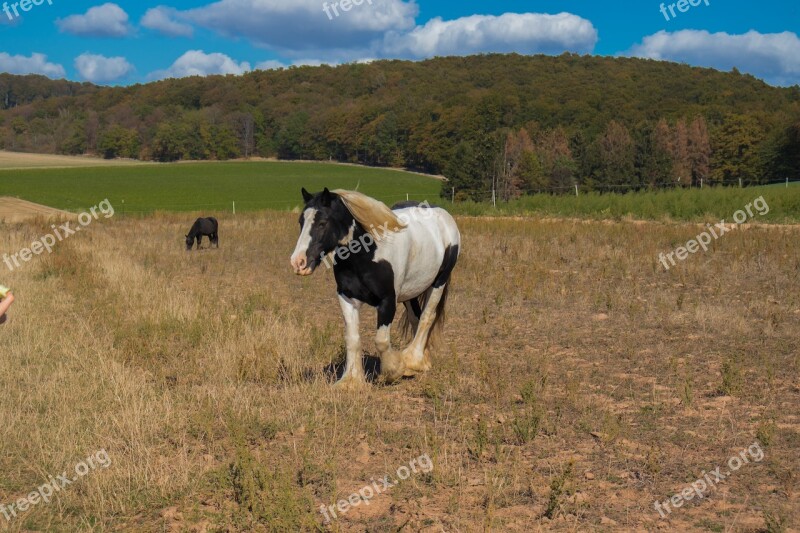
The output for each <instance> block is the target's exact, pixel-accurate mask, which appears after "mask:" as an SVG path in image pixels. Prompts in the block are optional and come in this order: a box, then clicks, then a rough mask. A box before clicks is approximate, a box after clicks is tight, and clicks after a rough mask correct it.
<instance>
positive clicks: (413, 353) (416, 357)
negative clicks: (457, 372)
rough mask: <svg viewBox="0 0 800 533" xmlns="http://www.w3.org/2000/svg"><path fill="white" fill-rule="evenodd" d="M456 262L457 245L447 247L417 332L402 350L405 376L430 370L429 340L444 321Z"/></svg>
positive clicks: (429, 292) (429, 291)
mask: <svg viewBox="0 0 800 533" xmlns="http://www.w3.org/2000/svg"><path fill="white" fill-rule="evenodd" d="M457 260H458V245H456V246H452V247H448V249H447V250H446V252H445V257H444V261H443V263H442V267H441V269H440V270H439V274H438V275H437V276H436V279H435V280H434V282H433V285H432V286H431V288H430V289H428V295H427V298H426V299H425V300H426V301H425V309H424V310H423V311H422V316H421V317H420V320H419V326H418V328H417V332H416V334H415V335H414V339H413V340H412V341H411V344H409V345H408V346H407V347H406V349H405V350H403V363H404V366H405V368H406V372H407V374H406V375H409V373H414V372H427V371H428V370H430V369H431V366H432V363H431V358H430V348H429V344H430V339H431V334H432V333H433V330H434V328H436V327H437V326H441V324H442V321H443V320H444V310H445V306H446V304H447V295H448V292H449V285H450V275H451V274H452V272H453V269H454V268H455V266H456V261H457Z"/></svg>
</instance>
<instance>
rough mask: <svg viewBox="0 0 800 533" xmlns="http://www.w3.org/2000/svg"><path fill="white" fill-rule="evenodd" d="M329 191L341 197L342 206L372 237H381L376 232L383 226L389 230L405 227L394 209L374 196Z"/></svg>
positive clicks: (354, 192) (399, 229)
mask: <svg viewBox="0 0 800 533" xmlns="http://www.w3.org/2000/svg"><path fill="white" fill-rule="evenodd" d="M331 192H333V193H334V194H336V195H338V196H339V197H340V198H341V199H342V202H344V206H345V207H346V208H347V210H348V211H350V214H351V215H353V218H354V219H356V222H358V223H359V224H361V226H362V227H363V228H364V229H365V230H366V231H368V232H370V233H371V234H372V236H373V237H376V238H381V237H382V236H383V234H382V233H378V232H379V230H381V229H382V228H384V227H385V228H388V230H389V231H401V230H403V229H405V227H406V224H405V223H403V222H402V221H401V220H400V219H399V218H398V217H397V215H395V213H394V211H392V210H391V209H389V207H388V206H387V205H386V204H384V203H383V202H381V201H379V200H376V199H375V198H370V197H369V196H367V195H366V194H363V193H360V192H358V191H346V190H343V189H336V190H334V191H331Z"/></svg>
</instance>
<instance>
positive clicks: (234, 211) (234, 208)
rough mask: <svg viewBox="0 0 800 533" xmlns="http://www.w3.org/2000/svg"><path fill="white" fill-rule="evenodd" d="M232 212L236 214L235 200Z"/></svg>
mask: <svg viewBox="0 0 800 533" xmlns="http://www.w3.org/2000/svg"><path fill="white" fill-rule="evenodd" d="M233 214H234V215H235V214H236V200H234V201H233Z"/></svg>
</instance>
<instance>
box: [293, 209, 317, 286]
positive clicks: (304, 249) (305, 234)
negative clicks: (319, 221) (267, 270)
mask: <svg viewBox="0 0 800 533" xmlns="http://www.w3.org/2000/svg"><path fill="white" fill-rule="evenodd" d="M303 216H304V218H305V220H304V221H303V229H302V230H301V231H300V237H299V238H298V239H297V246H295V248H294V253H293V254H292V257H291V259H290V261H291V263H292V268H294V273H295V274H297V275H299V276H308V275H309V274H311V268H310V267H309V266H308V257H307V254H308V247H309V246H311V228H313V227H314V219H315V218H316V216H317V210H316V209H313V208H309V209H306V210H305V211H304V212H303Z"/></svg>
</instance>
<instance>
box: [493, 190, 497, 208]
mask: <svg viewBox="0 0 800 533" xmlns="http://www.w3.org/2000/svg"><path fill="white" fill-rule="evenodd" d="M492 207H497V200H496V197H495V195H494V189H492Z"/></svg>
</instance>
